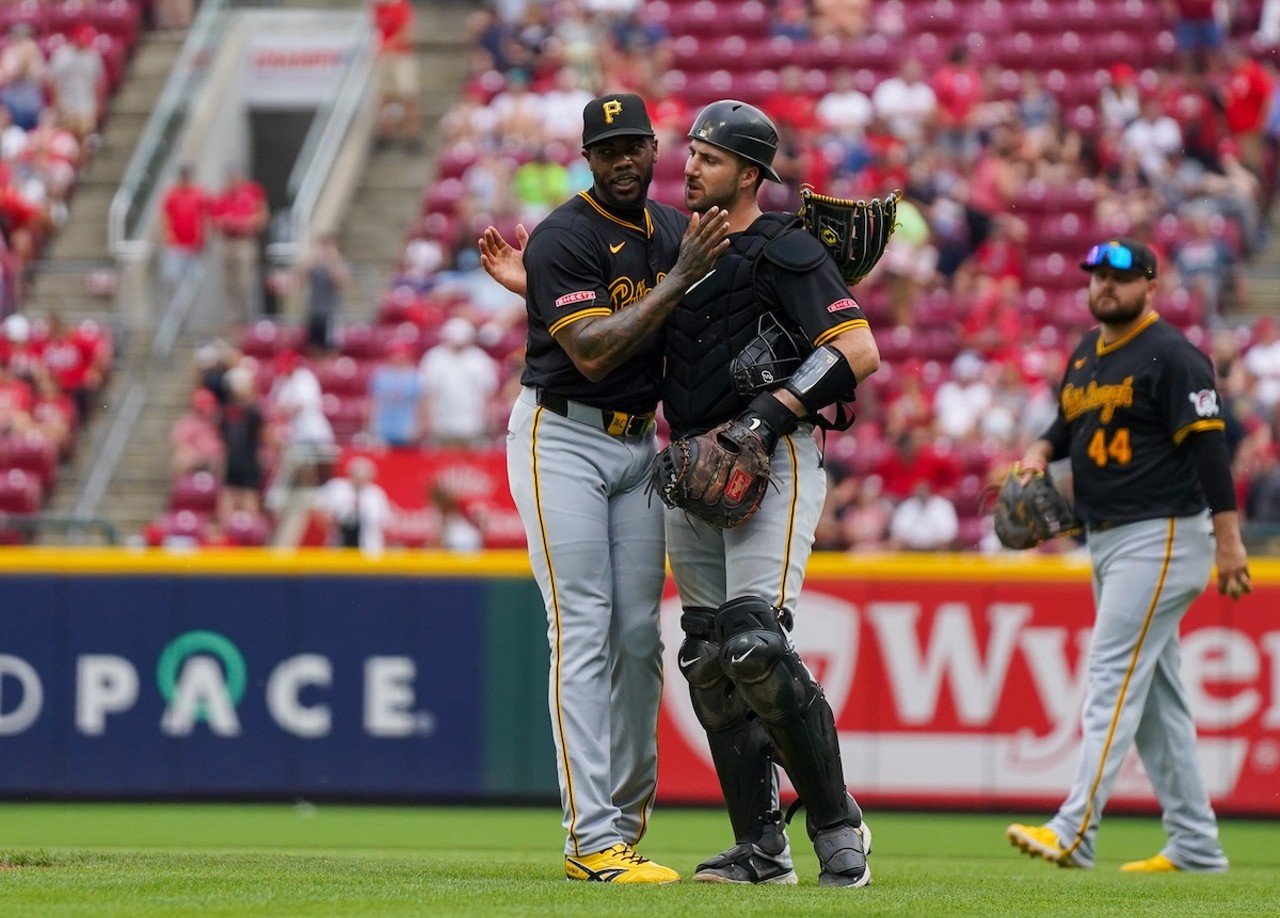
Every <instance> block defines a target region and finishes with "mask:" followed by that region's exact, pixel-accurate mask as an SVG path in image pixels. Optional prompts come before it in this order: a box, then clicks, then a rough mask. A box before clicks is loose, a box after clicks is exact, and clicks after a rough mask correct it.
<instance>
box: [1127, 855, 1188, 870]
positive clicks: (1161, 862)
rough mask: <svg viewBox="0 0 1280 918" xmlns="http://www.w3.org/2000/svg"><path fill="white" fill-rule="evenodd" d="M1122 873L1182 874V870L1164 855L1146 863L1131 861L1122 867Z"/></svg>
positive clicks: (1150, 858)
mask: <svg viewBox="0 0 1280 918" xmlns="http://www.w3.org/2000/svg"><path fill="white" fill-rule="evenodd" d="M1120 872H1121V873H1181V872H1182V868H1181V867H1179V866H1178V865H1177V864H1175V863H1174V862H1173V861H1171V860H1169V859H1168V858H1167V857H1165V856H1164V855H1163V854H1157V855H1156V856H1155V857H1149V858H1147V859H1146V860H1145V861H1130V862H1129V863H1127V864H1121V865H1120Z"/></svg>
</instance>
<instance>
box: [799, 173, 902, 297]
mask: <svg viewBox="0 0 1280 918" xmlns="http://www.w3.org/2000/svg"><path fill="white" fill-rule="evenodd" d="M900 198H901V195H900V194H899V193H898V192H897V191H894V192H892V193H891V194H889V195H887V196H886V197H885V198H884V199H883V200H881V199H880V198H872V199H871V200H870V201H862V200H859V201H851V200H848V199H846V198H833V197H830V196H829V195H825V194H818V193H817V192H816V191H814V189H813V186H812V185H802V186H801V187H800V213H799V216H800V219H801V220H803V221H804V225H805V228H806V229H808V230H809V232H810V233H812V234H813V235H814V236H816V237H817V239H818V241H819V242H821V243H822V244H823V245H824V246H826V247H827V249H828V250H829V251H830V252H831V254H832V256H834V258H835V260H836V265H837V266H838V267H839V268H840V276H841V277H843V278H844V281H845V283H846V284H848V285H849V286H851V287H852V286H853V285H854V284H856V283H857V282H858V281H860V280H862V279H863V278H864V277H866V276H867V274H868V272H870V271H871V269H872V268H874V267H875V266H876V262H878V261H879V260H880V256H881V255H883V254H884V248H885V246H886V245H888V244H889V237H890V236H892V235H893V231H894V229H895V228H896V227H897V223H896V222H895V221H896V219H897V215H898V201H899V199H900Z"/></svg>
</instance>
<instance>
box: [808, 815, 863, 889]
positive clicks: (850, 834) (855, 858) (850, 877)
mask: <svg viewBox="0 0 1280 918" xmlns="http://www.w3.org/2000/svg"><path fill="white" fill-rule="evenodd" d="M813 849H814V851H816V852H817V854H818V866H819V867H820V868H821V869H820V870H819V872H818V885H819V886H847V887H851V888H856V887H859V886H867V885H868V884H870V883H871V866H870V865H869V864H868V863H867V858H868V857H869V856H870V855H871V829H870V828H869V827H868V826H867V824H866V822H865V821H864V822H863V823H862V825H860V826H858V827H857V828H854V827H853V826H846V825H841V826H833V827H832V828H830V829H822V830H820V831H819V832H818V834H817V835H815V836H814V838H813Z"/></svg>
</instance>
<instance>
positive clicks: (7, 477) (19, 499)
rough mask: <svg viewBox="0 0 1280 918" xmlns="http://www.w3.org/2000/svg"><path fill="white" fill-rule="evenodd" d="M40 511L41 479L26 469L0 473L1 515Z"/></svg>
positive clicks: (12, 469)
mask: <svg viewBox="0 0 1280 918" xmlns="http://www.w3.org/2000/svg"><path fill="white" fill-rule="evenodd" d="M39 510H40V479H39V477H38V476H36V475H33V474H32V473H31V472H28V471H26V470H25V469H14V468H11V469H7V470H5V471H3V472H0V513H15V514H31V513H36V512H38V511H39Z"/></svg>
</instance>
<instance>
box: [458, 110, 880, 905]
mask: <svg viewBox="0 0 1280 918" xmlns="http://www.w3.org/2000/svg"><path fill="white" fill-rule="evenodd" d="M689 137H690V149H689V157H688V159H687V160H686V164H685V203H686V205H687V206H688V207H689V209H690V210H692V211H694V212H695V214H703V215H704V217H709V215H711V214H715V213H717V210H718V208H723V209H724V210H725V211H727V212H728V214H729V228H730V230H731V232H730V237H729V246H728V250H727V251H725V252H723V253H722V254H721V255H720V257H719V259H718V260H717V261H716V263H715V267H714V269H713V270H712V271H711V272H709V273H708V274H707V275H706V276H705V277H704V278H703V279H702V280H700V281H699V282H698V283H697V284H694V285H693V286H691V287H690V288H689V289H688V290H687V291H685V293H684V294H683V297H682V300H681V302H680V305H679V306H678V307H677V308H676V310H675V311H674V312H673V313H672V314H671V315H670V317H669V319H668V320H667V326H666V337H667V346H666V370H667V375H666V380H665V383H664V386H663V401H664V408H665V411H666V417H667V420H668V422H669V423H670V424H671V428H672V433H673V435H674V436H675V437H676V443H675V444H673V447H669V448H668V450H666V451H664V461H660V462H658V463H655V465H654V474H653V481H654V486H655V488H656V490H657V492H658V493H659V494H660V495H661V496H662V498H663V500H664V501H666V502H667V503H668V504H669V505H671V504H674V505H675V506H674V507H673V508H672V509H669V510H668V511H667V524H666V528H667V542H668V549H669V553H670V558H671V567H672V571H673V574H674V576H675V580H676V586H677V588H678V589H679V591H680V597H681V603H682V605H683V607H684V614H683V616H682V618H681V626H682V628H683V630H684V631H685V634H686V638H685V641H684V643H683V644H682V645H681V648H680V651H679V655H678V663H679V667H680V671H681V674H682V675H683V676H684V677H685V678H686V679H687V680H688V681H689V683H690V694H691V697H692V700H693V706H694V709H695V711H696V712H697V715H698V718H699V721H700V722H701V723H702V725H703V726H704V728H705V729H706V730H707V736H708V742H709V745H710V747H711V753H712V759H713V761H714V763H715V767H716V772H717V775H718V777H719V779H720V785H721V789H722V791H723V793H724V796H725V802H726V805H727V808H728V810H729V818H730V824H731V827H732V829H733V832H734V836H735V844H734V845H733V846H731V847H730V848H729V849H728V850H726V851H724V852H723V853H721V854H719V855H716V856H715V857H712V858H711V859H709V860H707V861H704V862H703V863H701V864H699V865H698V867H697V868H696V872H695V874H694V879H695V880H698V881H702V882H715V883H743V884H746V883H774V884H777V883H782V884H789V883H795V882H796V874H795V871H794V869H793V867H792V861H791V851H790V844H789V842H788V839H787V835H786V831H785V829H784V828H783V820H782V814H781V812H780V809H779V800H778V775H777V770H776V767H775V762H777V763H779V764H781V765H782V766H783V767H784V768H785V769H786V771H787V773H788V775H789V776H790V778H791V781H792V784H793V785H794V786H795V788H796V791H797V793H798V794H799V796H800V799H801V800H802V801H803V803H804V805H805V808H806V810H807V817H806V824H807V829H808V832H809V835H810V837H811V839H812V840H813V843H814V848H815V850H816V852H817V854H818V861H819V868H820V872H819V877H818V880H819V883H820V884H822V885H824V886H836V887H849V888H856V887H861V886H865V885H866V884H867V883H869V882H870V880H871V871H870V869H869V867H868V865H867V855H869V854H870V853H871V833H870V830H869V829H868V828H867V826H866V824H865V823H864V821H863V819H862V811H861V809H860V808H859V807H858V805H857V803H855V802H854V800H853V798H852V797H851V796H850V795H849V792H848V789H847V788H846V786H845V781H844V774H843V768H842V766H841V759H840V747H839V741H838V736H837V734H836V730H835V724H834V719H833V716H832V712H831V708H830V705H829V704H828V703H827V701H826V698H825V697H824V696H823V693H822V689H821V687H820V686H819V685H818V683H817V682H816V680H814V678H813V676H812V675H811V674H810V672H809V670H808V668H807V667H806V666H805V665H804V662H803V661H802V660H801V659H800V657H799V656H798V655H797V653H796V651H795V648H794V646H793V644H792V643H791V641H790V638H789V637H788V633H787V632H788V631H789V629H790V623H791V621H792V617H793V615H794V612H795V605H796V597H797V594H798V593H799V591H800V587H801V583H802V580H803V577H804V568H805V563H806V561H807V559H808V556H809V552H810V550H811V548H812V545H813V538H814V530H815V528H816V524H817V519H818V515H819V513H820V511H821V507H822V503H823V497H824V493H825V489H826V479H825V475H824V473H823V471H822V468H821V465H820V462H819V456H818V450H817V445H816V443H815V442H814V440H813V436H812V432H813V424H814V422H815V420H816V419H817V412H818V410H819V409H822V408H825V407H827V406H828V405H831V404H836V403H840V404H842V403H846V402H849V401H852V399H853V396H854V392H855V388H856V386H857V384H858V382H860V381H861V380H862V379H865V378H866V377H867V376H869V375H870V374H871V373H873V372H874V371H875V370H876V369H877V367H878V366H879V352H878V350H877V348H876V345H875V340H874V338H873V337H872V336H871V332H870V328H869V326H868V324H867V321H866V319H865V318H864V317H863V315H862V311H861V309H860V308H859V307H858V305H857V302H856V301H855V300H854V299H853V298H852V297H850V296H849V291H848V288H847V286H846V278H845V276H844V272H848V277H849V278H856V277H859V276H861V274H863V273H865V271H866V270H869V268H870V267H871V266H872V265H873V264H874V262H875V260H876V259H877V258H878V257H879V254H880V253H881V252H882V251H883V248H884V244H885V242H887V239H888V235H889V233H891V231H892V226H893V205H894V203H895V200H896V199H894V200H890V201H888V202H879V201H876V202H873V204H872V205H871V206H866V205H865V203H864V202H860V203H858V204H857V205H854V204H853V202H841V201H837V200H835V199H829V198H821V197H820V196H816V195H810V196H809V199H810V200H816V201H817V203H818V204H821V205H822V208H821V209H819V210H817V213H818V214H819V218H820V219H817V220H815V226H816V227H817V229H818V232H820V233H821V238H823V242H821V243H820V242H819V241H818V240H817V239H816V238H815V235H816V234H817V233H815V235H811V234H810V232H807V231H806V226H805V225H804V224H802V223H801V220H800V219H798V218H797V217H796V216H795V215H791V214H772V213H771V214H764V213H762V212H761V211H760V208H759V206H758V205H757V203H756V192H757V190H758V188H759V186H760V184H761V183H762V182H763V181H764V180H765V179H771V180H774V181H777V174H776V173H775V172H774V170H773V167H772V162H773V157H774V154H775V153H776V150H777V145H778V135H777V130H776V128H775V127H774V125H773V123H772V122H771V121H770V120H769V119H768V118H767V117H766V116H765V114H764V113H763V112H761V111H760V110H759V109H756V108H754V107H753V106H750V105H746V104H744V103H742V102H737V101H734V100H723V101H720V102H715V103H712V104H711V105H709V106H707V107H706V108H705V109H703V111H702V112H701V113H700V114H699V115H698V117H697V119H696V120H695V121H694V125H693V127H692V129H691V130H690V133H689ZM844 204H848V205H849V207H848V208H847V213H846V212H844V211H845V209H843V208H842V207H841V206H840V205H844ZM846 218H847V219H846ZM696 219H697V218H696V216H695V220H696ZM850 221H851V222H850ZM855 236H856V237H857V238H855ZM535 240H536V233H535V237H533V238H531V239H530V241H529V248H528V250H527V251H526V253H525V255H524V258H523V268H522V264H521V259H520V257H519V256H518V252H517V250H515V249H513V248H512V247H511V246H510V245H508V244H507V242H506V241H505V240H503V239H502V238H501V236H499V235H498V234H497V233H496V231H494V230H493V229H492V228H490V229H489V230H487V231H486V233H485V236H484V238H482V239H481V240H480V250H481V256H482V262H483V263H484V266H485V269H486V270H487V271H488V272H489V273H490V274H491V275H493V276H494V277H495V278H496V279H498V280H499V281H500V282H501V283H503V285H504V286H507V287H508V288H509V289H512V290H514V291H516V292H520V291H522V290H523V289H524V287H525V278H524V270H523V269H524V268H529V269H530V271H531V270H532V268H531V266H532V265H533V264H534V263H535V260H534V250H533V243H534V241H535ZM824 246H828V247H829V248H830V249H831V251H832V252H838V253H839V254H840V256H842V261H841V266H840V267H837V264H836V261H834V260H833V259H832V257H831V255H830V254H829V252H828V248H824ZM851 282H852V281H851ZM529 284H530V286H532V278H531V277H530V280H529ZM849 423H852V416H851V415H850V414H848V412H847V411H844V410H839V411H837V412H836V420H835V422H834V424H835V425H836V426H847V425H848V424H849ZM711 431H719V432H720V436H721V437H722V439H721V440H720V441H719V443H718V444H715V443H713V444H709V447H708V448H709V449H710V450H712V451H715V450H722V451H723V453H724V454H725V455H731V454H732V453H733V452H734V450H735V449H738V448H742V449H746V448H747V447H748V446H749V447H750V448H751V450H752V451H753V452H754V453H757V454H759V455H762V456H763V457H764V459H763V461H762V462H761V463H760V464H759V465H758V466H756V468H757V470H763V472H765V473H768V472H769V467H770V459H769V457H773V458H774V461H773V463H772V473H771V474H772V481H771V482H769V487H768V488H764V487H760V485H761V484H763V482H755V483H754V484H753V485H752V488H751V490H754V491H755V493H756V494H757V495H758V498H759V499H758V500H756V501H754V502H753V503H752V505H751V506H749V507H746V508H743V507H741V505H740V501H738V502H734V501H731V502H730V503H731V504H733V507H732V508H731V509H732V510H733V512H732V513H728V512H726V513H724V514H722V515H721V516H719V517H715V516H714V515H713V518H717V519H720V520H721V522H720V525H725V526H730V527H732V528H727V529H722V528H719V526H718V525H715V524H713V523H711V522H707V521H705V520H704V519H703V518H698V517H697V513H696V512H695V511H694V510H693V509H690V513H689V515H686V513H685V512H684V509H685V507H683V506H682V505H681V504H680V503H679V502H678V501H676V500H673V497H674V496H676V495H677V494H678V493H683V491H682V490H681V488H680V487H678V485H679V484H680V482H679V481H676V480H674V479H673V477H672V476H673V474H674V473H675V471H676V470H677V468H678V463H676V462H674V461H673V460H672V456H671V453H672V451H673V450H674V449H675V448H676V446H677V445H678V444H680V443H686V444H687V443H688V442H689V441H690V439H691V438H697V437H700V436H704V435H705V434H706V433H707V432H711ZM724 490H725V492H726V493H728V492H730V491H731V490H734V489H733V488H730V487H725V488H724ZM739 496H740V495H739ZM700 509H701V510H702V511H706V510H707V509H708V508H707V507H706V506H705V505H704V506H702V507H701V508H700ZM728 517H732V522H725V519H727V518H728Z"/></svg>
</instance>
